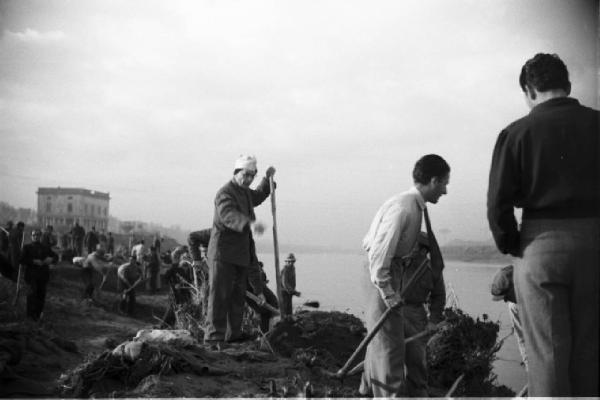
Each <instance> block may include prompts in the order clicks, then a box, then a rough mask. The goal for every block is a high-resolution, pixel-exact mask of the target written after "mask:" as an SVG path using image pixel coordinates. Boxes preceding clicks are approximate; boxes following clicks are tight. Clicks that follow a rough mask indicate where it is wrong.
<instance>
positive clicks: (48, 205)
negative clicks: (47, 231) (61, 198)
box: [46, 202, 52, 213]
mask: <svg viewBox="0 0 600 400" xmlns="http://www.w3.org/2000/svg"><path fill="white" fill-rule="evenodd" d="M46 212H47V213H49V212H52V203H50V202H47V203H46Z"/></svg>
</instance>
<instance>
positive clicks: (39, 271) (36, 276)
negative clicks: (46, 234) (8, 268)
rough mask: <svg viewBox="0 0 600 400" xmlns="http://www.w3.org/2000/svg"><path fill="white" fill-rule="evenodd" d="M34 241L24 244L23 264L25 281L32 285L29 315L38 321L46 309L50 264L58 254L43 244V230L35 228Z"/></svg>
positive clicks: (55, 260) (55, 259)
mask: <svg viewBox="0 0 600 400" xmlns="http://www.w3.org/2000/svg"><path fill="white" fill-rule="evenodd" d="M31 240H32V242H31V243H29V244H26V245H25V246H23V254H22V255H21V260H20V261H21V264H23V266H24V267H25V268H26V269H25V282H27V284H28V285H29V287H30V290H29V294H28V295H27V317H28V318H31V319H33V320H34V321H37V320H39V319H40V315H41V314H42V311H43V310H44V303H45V301H46V286H47V285H48V280H49V279H50V264H55V263H56V262H57V261H58V255H57V254H56V253H54V252H53V251H52V249H51V248H50V247H48V246H45V245H44V244H42V231H41V230H39V229H34V230H33V232H32V233H31Z"/></svg>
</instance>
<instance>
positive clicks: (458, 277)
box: [259, 253, 527, 392]
mask: <svg viewBox="0 0 600 400" xmlns="http://www.w3.org/2000/svg"><path fill="white" fill-rule="evenodd" d="M285 256H286V255H285V254H281V266H283V260H284V258H285ZM295 256H296V259H297V261H296V281H297V287H296V289H297V290H298V291H300V292H301V293H302V297H300V298H298V297H295V298H294V306H296V305H300V304H302V303H304V302H305V301H307V300H318V301H319V302H320V309H321V310H325V311H329V310H336V311H345V312H349V313H352V314H354V315H356V316H357V317H359V318H361V319H363V320H364V314H365V289H364V286H363V285H364V284H365V282H367V275H366V272H365V268H364V262H365V258H364V256H361V255H355V254H336V253H332V254H308V253H303V254H300V253H296V254H295ZM259 259H260V260H262V261H263V262H264V264H265V271H266V272H267V275H268V276H269V279H270V282H269V286H270V287H271V288H274V286H275V279H274V276H275V268H274V264H275V262H274V256H273V254H259ZM501 266H502V265H499V264H482V263H467V262H460V261H446V269H445V270H444V279H445V281H446V286H447V287H448V293H450V292H451V291H453V292H454V293H455V294H456V298H457V299H458V303H459V307H460V308H461V309H462V310H463V311H464V312H466V313H467V314H469V315H471V316H473V317H476V316H481V315H482V314H487V315H488V316H489V318H490V319H491V320H493V321H500V333H499V338H501V337H504V336H506V335H507V334H509V333H510V332H511V329H512V326H511V323H510V316H509V314H508V309H507V307H506V304H505V303H504V302H494V301H492V296H491V295H490V285H491V282H492V277H493V276H494V274H495V273H496V271H497V270H498V269H499V268H500V267H501ZM497 357H498V360H497V361H496V362H495V363H494V373H495V374H496V375H497V377H498V378H497V381H498V383H500V384H504V385H506V386H508V387H510V388H511V389H512V390H514V391H515V392H518V391H519V390H521V388H522V387H523V386H524V385H525V383H526V379H527V377H526V374H525V370H524V369H523V367H521V366H520V364H519V363H520V354H519V350H518V347H517V342H516V338H515V337H514V336H511V337H509V338H508V339H506V340H505V341H504V344H503V346H502V348H501V349H500V351H499V352H498V353H497Z"/></svg>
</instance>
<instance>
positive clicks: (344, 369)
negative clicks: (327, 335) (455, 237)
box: [336, 259, 429, 379]
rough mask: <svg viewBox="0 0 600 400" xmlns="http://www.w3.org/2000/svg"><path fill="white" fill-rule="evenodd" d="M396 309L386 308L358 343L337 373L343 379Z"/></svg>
mask: <svg viewBox="0 0 600 400" xmlns="http://www.w3.org/2000/svg"><path fill="white" fill-rule="evenodd" d="M428 261H429V260H428V259H425V260H423V262H422V263H421V264H420V265H419V267H418V268H417V270H416V271H415V273H414V274H413V275H412V276H411V278H410V279H409V280H408V282H407V283H406V286H404V289H402V291H401V292H400V298H402V299H403V300H404V296H405V295H406V293H407V292H408V291H409V290H410V289H412V287H413V285H414V284H415V282H416V281H417V280H418V279H419V278H420V277H421V275H422V274H423V272H425V269H426V268H427V262H428ZM402 304H403V301H402V302H401V303H400V304H399V305H398V306H397V307H400V306H402ZM394 309H395V308H388V309H387V310H385V312H384V313H383V314H381V317H379V320H377V322H376V323H375V326H373V329H371V331H370V332H369V333H368V334H367V336H365V338H364V339H363V340H362V342H360V344H359V345H358V347H357V348H356V350H354V353H352V355H351V356H350V358H349V359H348V361H346V364H344V366H343V367H342V368H341V369H340V370H339V371H338V372H337V374H336V375H337V377H338V378H340V379H343V378H344V376H346V375H347V374H348V371H349V370H350V366H351V365H352V363H354V361H355V360H356V357H358V355H359V354H360V352H361V351H362V350H363V349H365V348H366V347H367V346H368V345H369V343H370V342H371V340H373V337H375V335H376V334H377V332H379V329H381V326H382V325H383V323H384V322H385V320H386V319H387V317H388V316H389V315H390V313H391V312H392V311H393V310H394Z"/></svg>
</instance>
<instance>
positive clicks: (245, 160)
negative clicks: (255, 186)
mask: <svg viewBox="0 0 600 400" xmlns="http://www.w3.org/2000/svg"><path fill="white" fill-rule="evenodd" d="M234 169H249V170H252V171H256V157H254V156H247V155H241V156H239V157H238V159H237V160H235V167H234Z"/></svg>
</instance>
